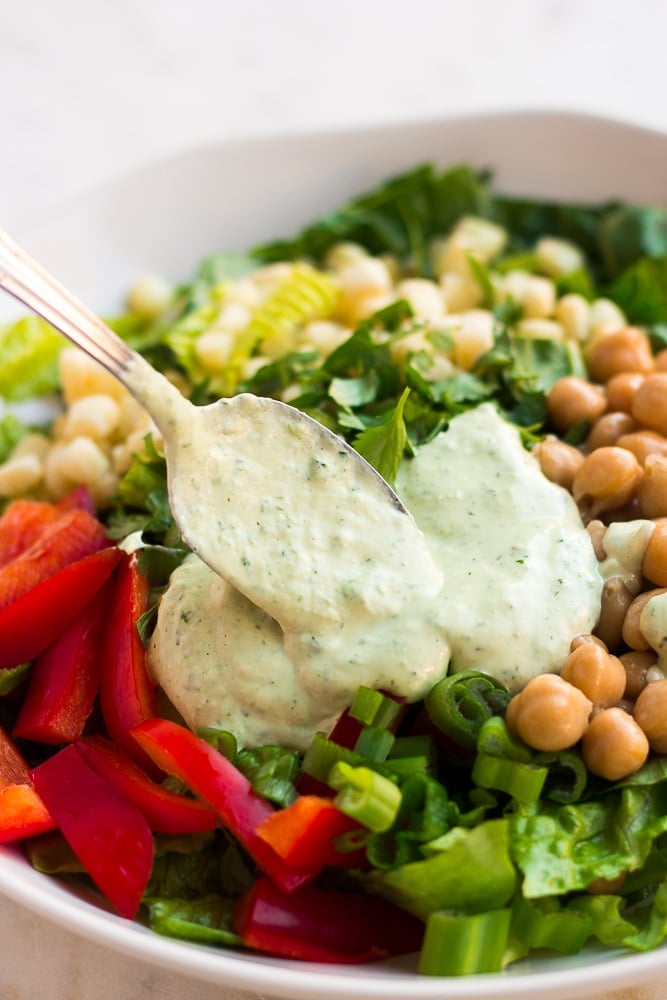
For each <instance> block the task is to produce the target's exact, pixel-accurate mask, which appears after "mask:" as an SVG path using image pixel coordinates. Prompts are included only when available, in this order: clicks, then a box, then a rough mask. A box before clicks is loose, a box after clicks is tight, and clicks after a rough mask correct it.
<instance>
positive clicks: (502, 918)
mask: <svg viewBox="0 0 667 1000" xmlns="http://www.w3.org/2000/svg"><path fill="white" fill-rule="evenodd" d="M511 912H512V911H511V910H510V909H507V908H505V909H502V910H487V911H486V912H485V913H475V914H473V915H472V916H466V915H463V914H458V913H447V912H443V911H439V912H437V913H432V914H431V915H430V917H429V918H428V920H427V922H426V933H425V935H424V942H423V944H422V949H421V954H420V956H419V966H418V971H419V972H420V973H421V974H422V975H425V976H467V975H474V974H475V973H479V972H499V971H500V970H501V969H502V968H503V958H504V955H505V950H506V947H507V938H508V934H509V928H510V918H511Z"/></svg>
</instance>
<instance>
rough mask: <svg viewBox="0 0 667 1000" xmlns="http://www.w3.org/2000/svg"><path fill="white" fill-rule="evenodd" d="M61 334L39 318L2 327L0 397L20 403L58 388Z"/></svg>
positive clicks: (0, 331)
mask: <svg viewBox="0 0 667 1000" xmlns="http://www.w3.org/2000/svg"><path fill="white" fill-rule="evenodd" d="M64 345H65V340H64V339H63V337H62V336H61V334H59V333H56V331H55V330H54V329H53V327H52V326H50V324H49V323H47V322H46V321H45V320H43V319H41V318H40V317H38V316H25V317H23V318H21V319H19V320H15V321H14V322H12V323H5V324H3V325H2V326H0V356H1V357H2V369H1V370H0V396H2V397H3V398H4V399H6V400H7V401H8V402H18V401H19V400H23V399H30V398H31V397H34V396H43V395H45V394H46V393H49V392H54V391H55V390H56V389H57V388H58V356H59V354H60V352H61V350H62V349H63V347H64Z"/></svg>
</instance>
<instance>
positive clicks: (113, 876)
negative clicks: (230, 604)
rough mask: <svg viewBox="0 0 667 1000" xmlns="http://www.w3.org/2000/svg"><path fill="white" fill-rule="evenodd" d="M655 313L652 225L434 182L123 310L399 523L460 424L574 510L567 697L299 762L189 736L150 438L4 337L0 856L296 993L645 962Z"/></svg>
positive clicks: (120, 402) (646, 210)
mask: <svg viewBox="0 0 667 1000" xmlns="http://www.w3.org/2000/svg"><path fill="white" fill-rule="evenodd" d="M666 289H667V213H665V212H664V211H663V210H662V209H659V208H653V207H638V206H634V205H626V204H620V203H613V204H603V205H595V206H586V205H578V204H564V203H558V202H535V201H529V200H521V199H516V198H509V197H505V196H502V195H499V194H497V193H496V192H495V191H494V190H493V187H492V183H491V178H490V176H489V175H488V174H486V173H484V172H479V171H476V170H473V169H472V168H470V167H467V166H459V167H455V168H453V169H449V170H445V171H441V170H439V169H437V168H436V167H434V166H432V165H428V164H427V165H424V166H420V167H418V168H416V169H415V170H413V171H410V172H409V173H407V174H404V175H402V176H399V177H396V178H393V179H391V180H390V181H388V182H386V183H385V184H383V185H382V186H381V187H379V188H378V189H377V190H375V191H372V192H370V193H368V194H365V195H363V196H361V197H358V198H356V199H355V200H354V201H352V202H350V203H349V204H347V205H345V206H343V207H341V208H340V209H338V210H337V211H335V212H332V213H331V214H330V215H328V216H327V217H325V218H324V219H322V220H321V221H320V222H318V223H316V224H314V225H312V226H310V227H308V228H307V229H305V230H304V231H303V232H301V233H299V234H298V235H297V236H296V237H295V238H294V239H291V240H282V241H278V242H274V243H270V244H265V245H262V246H259V247H255V248H254V249H252V250H251V251H249V252H248V253H247V254H242V255H240V254H228V253H221V254H218V255H215V256H213V257H210V258H208V259H206V260H204V261H203V263H202V264H201V265H200V267H199V269H198V271H197V272H196V274H195V276H194V278H193V280H192V281H191V282H190V283H188V284H187V285H184V286H182V287H178V288H172V287H170V286H169V285H168V284H167V283H166V282H164V281H163V280H161V279H160V278H156V277H147V278H143V279H140V280H139V281H138V282H137V284H136V285H135V286H134V287H133V288H132V289H131V290H130V292H129V294H128V299H127V305H128V308H127V311H126V312H125V313H124V314H123V315H121V316H118V317H115V318H113V319H112V320H110V325H112V326H113V328H114V329H115V330H116V332H117V333H118V334H119V335H120V336H121V337H122V338H123V339H125V340H126V341H127V342H128V343H129V344H130V345H131V346H132V347H133V348H135V349H136V350H138V351H140V353H142V354H143V355H144V356H145V357H146V358H147V359H148V360H149V361H150V362H151V363H152V364H153V365H154V366H155V367H157V368H158V369H159V370H161V371H162V372H163V373H164V374H166V375H167V377H168V378H169V379H170V380H171V381H172V382H173V383H174V384H175V385H176V386H178V387H179V388H180V389H181V390H182V392H183V393H184V394H185V395H186V396H188V397H189V398H190V399H192V400H193V401H194V402H196V403H206V402H209V401H211V400H213V399H216V398H219V397H220V396H230V395H235V394H237V393H241V392H247V393H252V394H255V395H259V396H263V395H269V396H274V397H276V398H279V399H281V400H283V401H285V402H289V403H291V404H292V405H293V406H295V407H297V408H298V409H300V410H302V411H303V412H305V413H307V414H309V415H310V416H313V417H315V418H316V419H317V420H319V421H320V422H322V423H323V424H325V425H326V426H327V427H329V428H330V429H332V430H333V431H335V432H336V433H338V434H339V435H341V436H342V437H343V438H345V439H346V440H347V441H348V442H349V443H350V444H352V446H353V447H354V448H355V449H356V450H358V451H359V452H360V453H361V454H362V455H363V456H364V457H365V458H366V459H367V460H368V461H369V462H370V463H371V464H372V465H373V466H374V467H375V468H376V469H377V470H378V471H379V472H380V473H381V475H382V476H383V477H384V478H385V479H386V480H387V481H388V482H389V483H391V484H396V487H397V490H398V492H399V495H400V493H401V484H403V483H404V482H405V478H404V476H405V475H406V473H405V471H404V470H405V469H406V468H413V467H414V468H416V467H418V466H419V463H420V455H421V456H423V455H424V454H426V451H427V449H428V448H430V447H431V446H433V445H434V444H436V445H438V446H439V443H441V442H444V441H447V440H452V439H453V438H454V436H455V434H457V433H458V431H457V430H456V429H457V428H460V427H461V426H464V423H465V421H466V420H471V419H477V416H479V415H481V419H485V420H486V419H492V420H493V421H496V422H497V423H498V424H499V426H500V427H501V428H502V431H501V432H500V433H502V434H503V435H504V434H510V435H511V436H512V438H513V441H514V444H513V445H512V447H513V448H514V447H515V446H516V448H518V449H519V452H520V454H521V456H522V457H521V461H522V462H523V461H524V460H525V462H527V463H528V465H529V466H530V469H531V473H530V474H531V476H533V475H534V476H537V477H538V478H539V479H540V480H541V481H542V482H543V483H548V484H549V486H548V489H549V490H550V491H551V492H550V495H553V496H556V495H557V496H558V497H559V498H560V499H561V500H562V501H563V503H565V504H566V505H567V509H568V510H569V511H570V512H572V511H575V512H576V520H577V525H576V530H577V532H578V534H577V536H576V537H577V539H578V541H577V544H580V543H581V540H582V539H584V540H585V545H584V548H585V549H586V558H588V559H589V561H590V562H591V563H592V564H593V566H594V570H595V573H594V576H595V580H596V581H597V588H598V589H597V591H596V594H597V597H596V603H595V608H594V613H592V614H591V615H589V618H590V621H589V622H588V627H587V628H584V629H582V628H577V629H576V630H575V629H574V626H573V625H572V622H571V621H569V620H568V621H567V622H566V621H564V620H561V621H560V626H561V627H560V630H559V629H558V627H557V626H558V624H559V622H558V620H556V634H557V639H558V642H559V643H560V647H561V648H562V652H561V653H560V654H559V656H560V659H559V662H558V665H557V667H554V666H553V665H552V664H551V665H549V666H547V667H546V668H545V667H544V665H541V661H540V658H539V656H537V658H536V660H535V662H533V661H531V662H526V663H524V666H525V667H526V669H528V668H530V669H531V670H532V673H533V674H534V676H530V678H528V676H527V675H526V674H523V673H521V674H520V675H519V674H517V673H516V672H515V673H514V674H511V675H510V674H508V673H507V672H506V671H504V670H501V669H500V668H499V666H498V662H494V660H493V657H487V658H486V659H485V660H483V662H480V663H476V662H475V661H474V659H466V658H465V656H464V654H463V653H461V652H458V653H455V655H454V656H453V659H452V665H451V669H450V670H449V672H448V673H447V674H446V676H444V677H442V678H440V679H438V680H437V681H436V682H435V683H434V684H433V685H432V686H430V687H429V689H428V691H426V692H425V695H424V697H421V696H420V697H412V696H408V695H407V694H405V693H404V692H402V690H401V686H400V683H398V684H393V685H390V686H389V687H387V688H385V687H384V686H383V685H380V684H377V685H372V684H371V685H369V684H356V685H355V684H352V688H351V690H350V696H349V698H348V699H347V701H346V702H345V707H344V709H343V711H339V710H338V709H336V712H335V713H334V716H335V717H334V718H333V719H332V721H331V725H330V726H328V727H327V728H326V729H318V728H316V727H314V726H313V725H312V724H311V728H310V729H309V728H308V724H304V726H303V727H302V728H301V729H300V730H299V735H298V738H297V737H296V729H295V730H294V733H295V737H294V740H293V741H290V739H289V727H287V732H285V729H284V728H283V729H280V730H272V729H271V728H270V726H269V727H268V728H267V729H266V732H267V734H268V735H267V738H266V739H258V738H253V736H252V733H253V732H255V730H253V729H252V728H250V729H243V728H241V725H240V723H239V725H238V727H237V726H226V725H222V724H220V722H218V723H216V722H215V719H216V718H218V719H219V715H218V716H215V715H214V717H213V722H211V720H205V721H204V722H203V723H202V722H201V721H198V720H200V717H199V716H198V715H193V716H192V717H189V715H190V709H191V705H190V703H189V701H188V697H187V694H185V695H184V694H183V691H182V687H183V685H181V686H180V687H179V686H178V685H170V684H169V683H168V682H167V680H166V678H167V674H166V673H165V671H164V669H162V668H163V666H164V663H162V666H161V664H160V662H159V658H158V653H157V649H158V637H159V635H160V629H161V628H163V625H162V624H161V621H163V620H164V614H165V608H167V607H168V605H169V602H170V601H172V600H173V594H174V588H175V582H174V581H175V580H180V579H182V574H183V573H184V572H190V568H191V567H192V566H193V560H194V558H195V557H194V556H193V555H192V554H191V553H190V552H189V551H188V549H187V546H186V545H185V544H184V543H183V541H182V539H181V537H180V535H179V531H178V527H177V525H176V524H175V522H174V519H173V517H172V514H171V510H170V506H169V499H168V494H167V479H166V465H165V460H164V457H163V453H162V449H161V441H160V436H159V434H158V432H157V430H156V428H155V427H154V425H153V424H152V422H151V420H150V418H149V416H148V414H146V413H145V412H144V411H143V410H142V409H141V407H140V406H139V405H138V404H137V403H136V402H135V401H134V400H133V399H132V398H131V397H130V396H129V395H128V394H127V392H126V391H125V390H124V389H123V387H122V386H120V385H119V384H118V383H116V382H115V380H114V379H113V378H112V377H111V376H109V375H108V374H106V373H105V372H104V371H103V370H101V369H100V368H99V367H97V366H96V365H95V364H94V363H92V362H91V361H89V360H88V359H87V358H86V357H84V356H83V355H82V354H80V352H78V351H77V350H76V349H74V348H71V347H66V346H64V342H63V340H62V338H61V337H60V336H59V335H58V334H56V333H55V332H54V331H53V330H52V329H51V328H50V327H49V326H48V325H47V324H45V323H43V322H42V321H41V320H39V319H35V318H33V317H29V318H24V319H21V320H19V321H18V322H16V323H12V324H10V325H6V326H5V327H3V328H2V329H1V330H0V351H1V352H2V357H3V362H4V363H3V370H2V372H1V373H0V392H1V393H2V395H3V396H4V398H5V400H7V402H8V403H9V404H14V403H20V402H21V401H22V400H24V399H31V398H34V397H35V396H46V395H52V396H55V398H56V399H57V401H58V412H57V415H56V416H55V417H54V419H53V421H52V422H51V423H50V424H49V425H48V426H30V425H28V424H26V423H25V422H24V421H22V420H21V419H20V417H19V416H17V415H16V413H18V412H20V410H18V409H17V410H15V411H14V412H11V411H10V412H8V413H7V415H5V416H4V417H3V419H2V420H1V421H0V496H1V497H2V498H3V504H4V509H3V513H2V514H1V515H0V636H1V637H2V641H1V642H0V725H1V727H2V728H1V730H0V748H1V753H0V842H5V843H7V842H14V841H16V842H19V843H20V844H21V846H22V849H23V850H24V851H25V854H26V857H27V858H28V860H29V862H30V863H31V864H32V865H33V866H34V867H35V868H37V869H38V870H40V871H43V872H45V873H48V874H50V875H53V876H56V877H66V878H68V879H74V880H75V881H76V880H83V881H85V882H86V883H87V884H88V883H90V881H92V883H93V884H94V885H95V886H96V887H97V889H98V890H99V891H100V892H101V894H102V895H103V896H104V897H105V899H106V900H107V902H108V904H109V905H110V906H111V907H113V908H114V909H115V910H116V911H117V912H118V913H120V914H121V915H122V916H124V917H127V918H129V919H137V920H140V921H142V922H143V923H146V924H147V925H148V926H150V927H151V928H152V929H153V930H155V931H156V932H157V933H160V934H165V935H170V936H173V937H178V938H181V939H186V940H190V941H194V942H200V943H208V944H211V945H218V946H222V947H228V948H239V949H245V950H251V951H252V950H255V951H258V952H261V953H264V954H270V955H277V956H284V957H289V958H296V959H302V960H304V961H315V962H331V963H338V964H341V963H346V964H347V963H354V962H368V961H373V960H378V959H382V958H386V957H391V956H395V955H404V954H413V953H415V954H417V955H418V958H417V966H418V970H419V971H420V972H421V973H423V974H425V975H435V976H446V975H464V974H470V973H479V972H495V971H498V970H500V969H503V968H505V967H506V966H507V965H508V964H510V963H511V962H513V961H516V960H518V959H520V958H522V957H525V956H526V955H528V954H530V953H531V952H533V951H534V950H540V951H541V950H544V949H547V950H549V951H555V952H560V953H566V954H573V953H576V952H577V951H579V950H580V949H581V948H583V947H584V945H586V943H587V942H589V941H594V942H597V943H600V944H601V945H603V946H606V947H609V948H614V949H617V948H622V949H634V950H647V949H650V948H654V947H657V946H658V945H659V944H661V943H662V942H663V941H664V938H665V936H666V935H667V881H666V877H667V854H666V853H665V843H664V834H665V830H667V798H666V797H667V766H666V764H665V760H666V759H667V758H666V757H665V754H667V665H666V663H665V656H666V655H667V653H666V652H665V638H664V637H665V634H667V402H665V401H666V400H667V293H666V291H665V290H666ZM489 414H492V417H491V418H489V416H488V415H489ZM448 434H450V435H452V437H451V438H449V439H448V437H447V435H448ZM503 454H504V453H503ZM508 454H509V453H508ZM511 454H512V455H514V454H515V452H514V451H512V453H511ZM473 458H474V456H473ZM473 458H471V459H470V461H471V463H472V464H474V461H473ZM522 482H523V481H522ZM531 482H532V480H531ZM503 516H504V515H503ZM442 517H443V519H446V518H447V517H448V512H447V511H443V512H442ZM528 561H530V560H528ZM513 562H514V563H515V565H516V567H518V568H519V570H520V571H521V572H523V565H524V563H525V562H526V556H525V555H524V554H523V553H522V552H521V551H518V550H517V552H516V553H515V558H514V559H513ZM556 584H557V586H556V588H555V590H554V593H553V598H554V602H556V600H557V597H558V593H557V591H558V590H559V589H560V588H562V589H563V590H565V589H567V586H568V581H567V580H566V579H564V578H563V579H557V580H556ZM170 595H171V596H170ZM501 596H503V595H502V594H501V593H496V595H495V598H496V600H499V599H500V597H501ZM554 606H557V605H556V604H555V605H554ZM190 613H191V612H190V611H188V614H190ZM188 614H186V613H185V611H183V612H182V614H181V627H182V630H183V635H187V634H188V631H189V629H188V626H189V625H191V622H190V620H189V618H188ZM522 614H523V615H524V620H523V623H522V627H524V628H525V630H528V629H529V628H534V627H535V625H537V626H538V629H537V631H539V626H540V625H544V624H545V623H546V621H547V615H546V611H545V614H544V616H543V617H542V616H540V617H539V619H538V621H537V622H528V621H527V620H525V617H526V616H525V611H524V609H522V608H518V609H517V615H518V619H519V622H520V623H521V621H522V617H521V616H522ZM223 625H224V623H223ZM472 644H473V639H472V638H471V640H470V643H469V645H472ZM464 653H465V650H464ZM531 655H532V654H531ZM499 656H500V654H499ZM522 656H523V658H524V660H529V659H530V656H529V654H523V653H522ZM417 666H418V665H417ZM529 672H530V671H529ZM256 676H257V682H256V685H257V687H264V686H265V685H266V683H267V682H266V681H264V684H263V683H262V680H263V677H262V675H261V674H260V673H258V674H257V675H256ZM348 683H350V679H349V678H348ZM187 687H188V684H186V685H185V688H187ZM190 687H191V685H190ZM298 693H299V692H298V691H297V696H298ZM204 694H205V692H204ZM295 700H296V701H298V697H296V698H295ZM241 707H243V704H242V706H241ZM246 714H247V713H246ZM249 734H250V735H249Z"/></svg>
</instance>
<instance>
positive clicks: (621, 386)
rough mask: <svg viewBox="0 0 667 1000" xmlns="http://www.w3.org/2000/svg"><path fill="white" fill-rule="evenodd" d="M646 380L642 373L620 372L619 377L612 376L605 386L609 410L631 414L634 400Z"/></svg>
mask: <svg viewBox="0 0 667 1000" xmlns="http://www.w3.org/2000/svg"><path fill="white" fill-rule="evenodd" d="M645 378H646V376H645V375H642V373H641V372H619V373H618V375H612V377H611V378H610V379H609V380H608V382H607V384H606V386H605V389H606V390H607V405H608V407H609V409H610V410H620V411H621V412H622V413H630V411H631V409H632V400H633V399H634V398H635V393H636V391H637V389H638V388H639V386H640V385H641V384H642V382H643V381H644V379H645Z"/></svg>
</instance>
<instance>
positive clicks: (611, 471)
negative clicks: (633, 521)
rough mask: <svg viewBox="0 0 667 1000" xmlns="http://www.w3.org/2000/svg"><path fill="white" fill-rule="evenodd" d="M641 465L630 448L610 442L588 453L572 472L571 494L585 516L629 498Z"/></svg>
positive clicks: (615, 506) (618, 506)
mask: <svg viewBox="0 0 667 1000" xmlns="http://www.w3.org/2000/svg"><path fill="white" fill-rule="evenodd" d="M640 475H641V466H640V465H639V462H638V461H637V459H636V458H635V456H634V455H633V454H632V452H630V451H626V450H625V449H624V448H618V447H616V446H615V445H610V446H609V447H606V448H597V449H596V450H595V451H593V452H591V454H590V455H588V456H587V457H586V458H585V460H584V462H583V464H582V465H581V467H580V468H579V469H578V470H577V472H576V473H575V475H574V481H573V483H572V495H573V496H574V499H575V500H576V502H577V504H578V505H579V509H580V510H581V512H582V515H584V516H585V517H586V518H587V519H590V518H592V517H597V516H598V515H599V514H601V513H603V512H605V511H610V510H618V509H619V508H621V507H623V506H625V504H627V503H629V501H630V500H632V498H633V496H634V493H635V489H636V486H637V481H638V479H639V477H640Z"/></svg>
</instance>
